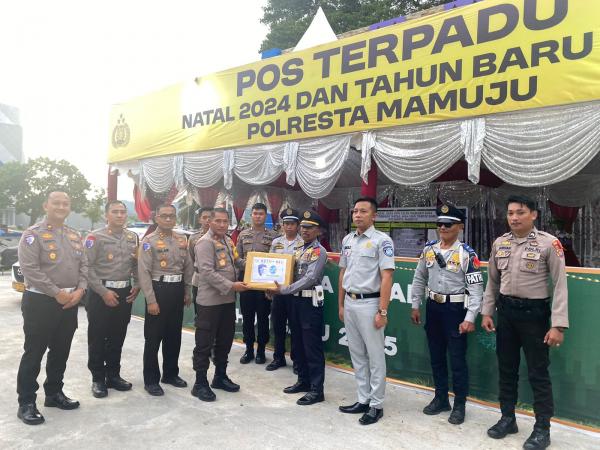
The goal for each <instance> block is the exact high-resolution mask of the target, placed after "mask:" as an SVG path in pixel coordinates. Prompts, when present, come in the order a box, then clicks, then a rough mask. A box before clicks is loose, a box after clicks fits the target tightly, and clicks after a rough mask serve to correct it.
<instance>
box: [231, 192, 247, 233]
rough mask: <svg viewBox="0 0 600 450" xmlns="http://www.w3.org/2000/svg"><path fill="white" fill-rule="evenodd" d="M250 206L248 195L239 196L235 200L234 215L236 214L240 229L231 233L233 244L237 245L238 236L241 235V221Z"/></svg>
mask: <svg viewBox="0 0 600 450" xmlns="http://www.w3.org/2000/svg"><path fill="white" fill-rule="evenodd" d="M247 204H248V195H247V194H243V195H238V196H236V197H235V198H234V199H233V213H234V214H235V219H236V220H237V222H238V227H237V228H236V229H235V230H234V232H233V233H231V239H233V242H235V243H237V237H238V234H240V225H239V223H240V220H241V219H242V216H243V215H244V211H245V210H246V205H247Z"/></svg>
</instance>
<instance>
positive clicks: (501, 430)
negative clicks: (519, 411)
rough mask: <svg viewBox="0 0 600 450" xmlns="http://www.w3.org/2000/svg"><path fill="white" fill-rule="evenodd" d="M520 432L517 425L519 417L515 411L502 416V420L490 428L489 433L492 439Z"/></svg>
mask: <svg viewBox="0 0 600 450" xmlns="http://www.w3.org/2000/svg"><path fill="white" fill-rule="evenodd" d="M518 432H519V427H517V418H516V417H515V415H514V413H513V414H511V415H504V413H503V414H502V417H500V420H499V421H498V422H497V423H496V424H495V425H494V426H493V427H491V428H490V429H489V430H487V434H488V436H489V437H491V438H492V439H503V438H504V437H506V435H507V434H515V433H518Z"/></svg>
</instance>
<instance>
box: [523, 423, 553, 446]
mask: <svg viewBox="0 0 600 450" xmlns="http://www.w3.org/2000/svg"><path fill="white" fill-rule="evenodd" d="M549 445H550V430H548V429H542V428H538V427H535V426H534V427H533V432H532V433H531V435H530V436H529V437H528V438H527V440H526V441H525V443H524V444H523V448H524V449H526V450H542V449H544V448H546V447H548V446H549Z"/></svg>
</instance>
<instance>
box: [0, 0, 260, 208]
mask: <svg viewBox="0 0 600 450" xmlns="http://www.w3.org/2000/svg"><path fill="white" fill-rule="evenodd" d="M265 3H266V0H237V1H236V0H218V1H208V0H195V1H194V0H169V1H149V0H145V1H140V0H102V1H97V2H91V1H86V0H78V1H75V0H71V1H67V0H54V1H44V0H35V1H33V0H32V1H27V0H18V1H15V0H0V45H1V48H2V51H1V52H0V57H1V64H0V103H7V104H10V105H13V106H17V107H18V108H20V110H21V123H22V125H23V133H24V142H23V146H24V153H25V157H26V158H34V157H37V156H48V157H50V158H54V159H66V160H68V161H70V162H71V163H73V164H74V165H76V166H77V167H78V168H79V169H80V170H81V171H82V172H83V174H84V175H85V176H86V177H87V179H88V180H89V181H90V182H91V183H92V184H93V185H96V186H101V187H106V173H107V170H108V166H107V164H106V158H107V151H108V142H109V141H108V138H109V131H108V129H109V123H108V118H109V112H110V107H111V105H112V104H114V103H119V102H122V101H125V100H127V99H129V98H131V97H135V96H137V95H141V94H145V93H148V92H151V91H153V90H156V89H159V88H161V87H163V86H166V85H169V84H172V83H176V82H178V81H183V80H186V79H192V78H194V77H196V76H198V75H203V74H207V73H211V72H215V71H219V70H223V69H227V68H229V67H234V66H238V65H241V64H246V63H248V62H252V61H256V60H258V59H260V55H259V54H258V49H259V47H260V44H261V42H262V40H263V38H264V37H265V35H266V33H267V29H266V27H265V26H263V25H262V24H260V22H259V19H260V17H261V16H262V6H263V5H264V4H265ZM132 187H133V184H132V183H131V182H129V181H128V180H127V179H126V177H125V176H121V177H119V197H120V198H125V199H131V198H133V197H132V192H131V190H132Z"/></svg>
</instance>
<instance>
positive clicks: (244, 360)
mask: <svg viewBox="0 0 600 450" xmlns="http://www.w3.org/2000/svg"><path fill="white" fill-rule="evenodd" d="M253 359H254V346H252V345H250V346H248V345H247V346H246V352H245V353H244V354H243V355H242V357H241V358H240V364H248V363H249V362H250V361H252V360H253Z"/></svg>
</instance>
